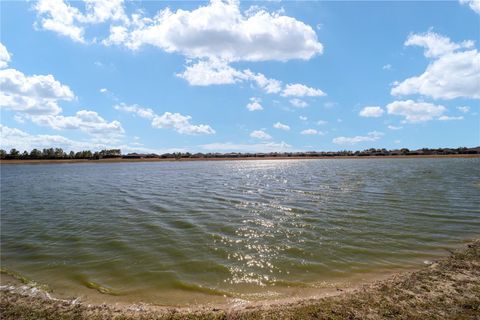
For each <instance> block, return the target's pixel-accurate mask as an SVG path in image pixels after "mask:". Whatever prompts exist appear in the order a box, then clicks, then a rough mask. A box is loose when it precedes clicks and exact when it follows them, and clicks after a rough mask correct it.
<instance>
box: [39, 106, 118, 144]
mask: <svg viewBox="0 0 480 320" xmlns="http://www.w3.org/2000/svg"><path fill="white" fill-rule="evenodd" d="M30 119H31V120H32V121H33V122H34V123H36V124H38V125H42V126H48V127H50V128H52V129H55V130H65V129H78V130H81V131H83V132H86V133H88V134H90V135H93V136H97V137H99V138H102V139H103V138H107V139H110V140H112V139H118V138H119V137H121V136H122V135H123V133H124V130H123V128H122V125H121V123H120V122H118V121H116V120H114V121H111V122H108V121H106V120H105V119H104V118H102V117H101V116H100V115H99V114H98V113H97V112H95V111H88V110H80V111H78V112H77V113H76V114H75V115H74V116H62V115H34V116H30Z"/></svg>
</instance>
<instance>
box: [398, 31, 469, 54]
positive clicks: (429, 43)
mask: <svg viewBox="0 0 480 320" xmlns="http://www.w3.org/2000/svg"><path fill="white" fill-rule="evenodd" d="M473 44H474V43H473V41H463V42H461V43H455V42H452V41H451V40H450V38H448V37H444V36H442V35H439V34H437V33H435V32H432V31H429V32H427V33H420V34H415V33H414V34H411V35H410V36H409V37H408V38H407V40H406V41H405V45H406V46H419V47H423V48H424V49H425V52H424V55H425V57H427V58H437V57H441V56H443V55H445V54H448V53H452V52H454V51H456V50H458V49H462V48H472V47H473Z"/></svg>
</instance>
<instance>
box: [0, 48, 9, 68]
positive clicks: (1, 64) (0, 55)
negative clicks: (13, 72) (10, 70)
mask: <svg viewBox="0 0 480 320" xmlns="http://www.w3.org/2000/svg"><path fill="white" fill-rule="evenodd" d="M10 58H11V56H10V52H8V50H7V48H6V47H5V46H4V45H3V43H1V42H0V68H6V67H7V66H8V63H9V62H10Z"/></svg>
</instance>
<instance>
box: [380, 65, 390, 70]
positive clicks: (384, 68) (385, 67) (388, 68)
mask: <svg viewBox="0 0 480 320" xmlns="http://www.w3.org/2000/svg"><path fill="white" fill-rule="evenodd" d="M382 69H383V70H387V71H390V70H392V65H391V64H386V65H384V66H383V67H382Z"/></svg>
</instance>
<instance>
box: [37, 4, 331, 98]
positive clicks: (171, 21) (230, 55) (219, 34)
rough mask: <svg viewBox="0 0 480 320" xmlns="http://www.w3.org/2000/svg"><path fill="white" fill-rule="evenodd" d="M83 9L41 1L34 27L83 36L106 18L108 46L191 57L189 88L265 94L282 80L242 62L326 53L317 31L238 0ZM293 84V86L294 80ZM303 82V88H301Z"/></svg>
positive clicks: (186, 75) (307, 90) (302, 91)
mask: <svg viewBox="0 0 480 320" xmlns="http://www.w3.org/2000/svg"><path fill="white" fill-rule="evenodd" d="M84 2H85V10H81V9H80V8H81V7H75V6H72V5H70V4H68V3H66V2H65V1H64V0H40V1H39V2H37V3H36V4H35V5H34V6H33V8H34V10H35V11H36V12H37V16H38V21H37V25H38V26H40V27H41V28H43V29H46V30H50V31H53V32H56V33H59V34H61V35H64V36H67V37H69V38H71V39H73V40H74V41H77V42H90V41H89V40H85V37H84V34H85V30H86V27H88V26H89V25H92V24H98V23H104V22H109V24H110V34H109V36H108V37H107V38H105V39H103V40H101V42H102V43H103V44H105V45H121V46H125V47H127V48H129V49H131V50H137V49H139V48H141V47H143V46H147V45H148V46H154V47H157V48H159V49H161V50H163V51H165V52H169V53H179V54H181V55H183V56H185V57H186V58H188V63H187V65H186V66H185V70H184V71H182V72H180V73H177V74H176V75H177V76H178V77H181V78H183V79H185V80H186V81H188V83H189V84H190V85H196V86H209V85H220V84H234V83H238V82H245V81H249V82H251V83H253V84H255V85H256V86H257V87H259V88H260V89H262V90H263V91H265V92H266V93H279V92H281V91H282V83H281V81H279V80H276V79H270V78H268V77H266V76H265V75H263V74H261V73H255V72H252V71H250V70H248V69H247V70H243V71H241V70H236V69H235V68H233V67H232V66H231V63H233V62H239V61H288V60H291V59H301V60H308V59H310V58H312V57H313V56H315V55H319V54H322V53H323V45H322V44H321V43H320V42H319V41H318V39H317V35H316V33H315V31H314V30H313V28H312V27H311V26H309V25H307V24H305V23H303V22H302V21H299V20H297V19H295V18H292V17H288V16H285V15H284V12H283V11H276V12H268V11H267V10H266V9H264V8H261V7H258V6H252V7H251V8H250V9H248V10H246V11H244V12H242V11H241V9H240V4H239V2H238V1H235V0H211V1H210V2H209V3H208V4H207V5H204V6H199V7H198V8H196V9H192V10H183V9H178V10H176V11H173V10H171V9H170V8H168V7H167V8H164V9H162V10H160V11H158V12H157V13H156V14H155V15H154V16H153V17H148V16H146V15H145V13H144V12H143V11H136V12H135V13H133V14H131V15H130V16H127V15H126V13H125V9H124V3H123V0H114V1H107V0H102V1H100V0H98V1H97V0H84ZM294 86H295V85H294ZM297 86H298V85H297ZM285 90H286V91H285V92H286V93H285V94H287V95H288V94H289V92H292V91H293V93H292V94H291V95H296V94H295V92H298V91H300V93H298V94H300V95H301V96H303V95H308V96H320V95H323V92H322V91H321V90H319V89H313V88H308V87H306V86H303V88H298V87H297V88H295V87H293V88H291V89H289V87H288V86H287V88H286V89H285Z"/></svg>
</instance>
